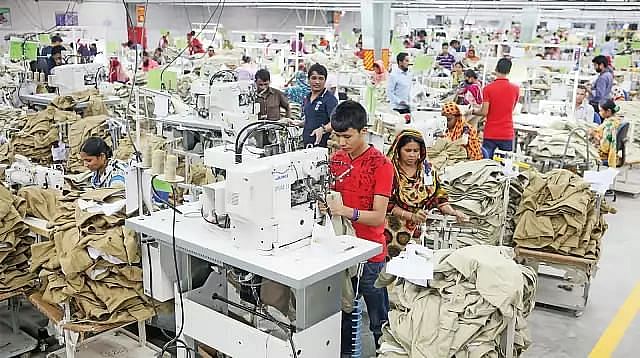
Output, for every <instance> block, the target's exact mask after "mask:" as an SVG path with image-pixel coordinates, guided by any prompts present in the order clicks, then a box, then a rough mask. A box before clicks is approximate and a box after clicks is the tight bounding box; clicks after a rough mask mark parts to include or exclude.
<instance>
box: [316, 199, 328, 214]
mask: <svg viewBox="0 0 640 358" xmlns="http://www.w3.org/2000/svg"><path fill="white" fill-rule="evenodd" d="M318 210H320V214H322V215H327V214H328V213H329V207H328V206H327V204H326V203H324V202H322V201H319V200H318Z"/></svg>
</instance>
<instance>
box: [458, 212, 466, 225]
mask: <svg viewBox="0 0 640 358" xmlns="http://www.w3.org/2000/svg"><path fill="white" fill-rule="evenodd" d="M456 221H457V222H458V224H462V223H468V222H469V217H468V216H467V214H465V213H463V212H462V211H459V210H456Z"/></svg>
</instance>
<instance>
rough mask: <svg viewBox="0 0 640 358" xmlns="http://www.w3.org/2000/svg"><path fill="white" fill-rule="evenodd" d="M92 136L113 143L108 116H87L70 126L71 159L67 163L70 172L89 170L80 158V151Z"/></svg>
mask: <svg viewBox="0 0 640 358" xmlns="http://www.w3.org/2000/svg"><path fill="white" fill-rule="evenodd" d="M90 137H100V138H102V139H104V141H105V142H106V143H107V144H111V142H112V141H111V134H110V133H109V127H108V125H107V116H105V115H98V116H91V117H86V118H83V119H82V120H81V121H77V122H75V123H73V124H72V125H71V126H69V161H68V163H67V169H68V171H69V172H71V173H79V172H84V171H86V170H87V168H86V167H85V166H84V164H83V163H82V160H81V159H80V151H81V150H82V145H83V144H84V142H85V141H86V140H87V139H89V138H90Z"/></svg>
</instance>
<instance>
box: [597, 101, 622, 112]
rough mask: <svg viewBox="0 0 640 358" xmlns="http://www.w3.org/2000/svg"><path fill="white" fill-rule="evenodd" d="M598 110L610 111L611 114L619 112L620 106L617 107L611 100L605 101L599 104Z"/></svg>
mask: <svg viewBox="0 0 640 358" xmlns="http://www.w3.org/2000/svg"><path fill="white" fill-rule="evenodd" d="M600 108H602V109H604V110H610V111H611V113H613V114H616V113H618V112H620V106H618V105H617V104H616V102H614V101H613V100H612V99H605V100H604V101H602V102H600Z"/></svg>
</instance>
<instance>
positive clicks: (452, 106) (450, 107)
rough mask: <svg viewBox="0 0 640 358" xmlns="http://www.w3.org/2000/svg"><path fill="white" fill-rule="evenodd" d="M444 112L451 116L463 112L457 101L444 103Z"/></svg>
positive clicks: (459, 114)
mask: <svg viewBox="0 0 640 358" xmlns="http://www.w3.org/2000/svg"><path fill="white" fill-rule="evenodd" d="M442 114H444V115H451V116H458V117H461V116H462V112H460V108H459V107H458V105H457V104H456V103H455V102H446V103H445V104H443V105H442Z"/></svg>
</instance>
